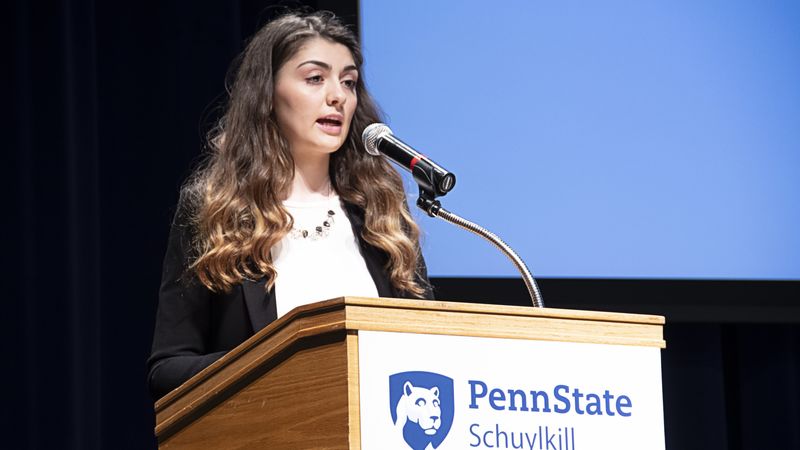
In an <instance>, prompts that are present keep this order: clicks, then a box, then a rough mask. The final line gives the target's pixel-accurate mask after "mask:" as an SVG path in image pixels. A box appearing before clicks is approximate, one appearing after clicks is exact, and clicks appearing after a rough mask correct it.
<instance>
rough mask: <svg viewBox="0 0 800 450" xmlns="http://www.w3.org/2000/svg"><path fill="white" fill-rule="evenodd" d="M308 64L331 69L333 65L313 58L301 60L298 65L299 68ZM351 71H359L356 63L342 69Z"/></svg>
mask: <svg viewBox="0 0 800 450" xmlns="http://www.w3.org/2000/svg"><path fill="white" fill-rule="evenodd" d="M306 64H313V65H315V66H319V67H321V68H323V69H325V70H331V65H330V64H328V63H325V62H322V61H317V60H313V59H312V60H309V61H304V62H301V63H300V64H298V65H297V68H298V69H299V68H301V67H303V66H305V65H306ZM350 71H356V72H358V67H356V66H355V65H352V64H351V65H349V66H345V68H344V69H342V72H350Z"/></svg>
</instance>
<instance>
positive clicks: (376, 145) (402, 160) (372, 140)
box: [361, 123, 456, 197]
mask: <svg viewBox="0 0 800 450" xmlns="http://www.w3.org/2000/svg"><path fill="white" fill-rule="evenodd" d="M361 139H362V140H363V141H364V146H365V147H366V148H367V153H369V154H370V155H372V156H379V155H380V154H381V153H383V154H384V155H386V156H387V157H388V158H390V159H391V160H393V161H394V162H396V163H397V164H398V165H400V166H402V167H403V168H404V169H406V170H408V171H409V172H411V175H413V176H414V180H415V181H416V182H417V184H419V186H420V189H422V190H423V191H427V192H428V193H430V194H433V196H434V197H438V196H442V195H445V194H447V193H448V192H450V190H451V189H453V187H455V185H456V176H455V175H454V174H452V173H450V172H448V171H447V170H445V169H444V168H442V166H440V165H438V164H436V163H435V162H433V161H431V160H430V159H429V158H428V157H427V156H425V155H423V154H422V153H419V152H418V151H416V150H414V149H413V148H411V147H410V146H409V145H407V144H406V143H405V142H403V141H401V140H400V139H398V138H397V137H395V135H394V134H392V130H391V129H390V128H389V127H388V126H386V124H383V123H373V124H371V125H369V126H368V127H367V128H365V129H364V132H363V133H362V134H361Z"/></svg>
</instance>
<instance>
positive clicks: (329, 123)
mask: <svg viewBox="0 0 800 450" xmlns="http://www.w3.org/2000/svg"><path fill="white" fill-rule="evenodd" d="M317 125H319V127H320V128H322V130H323V131H325V132H328V133H333V134H338V133H339V132H340V131H341V130H342V121H341V120H339V119H336V118H333V117H320V118H319V119H317Z"/></svg>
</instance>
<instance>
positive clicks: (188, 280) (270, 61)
mask: <svg viewBox="0 0 800 450" xmlns="http://www.w3.org/2000/svg"><path fill="white" fill-rule="evenodd" d="M361 66H362V56H361V52H360V50H359V47H358V43H357V42H356V39H355V37H354V36H353V34H352V33H351V32H350V31H349V30H348V29H347V28H345V27H344V26H343V25H342V24H341V23H340V22H339V21H338V19H336V18H335V17H334V16H333V15H331V14H329V13H314V14H310V15H300V14H289V15H286V16H283V17H280V18H278V19H276V20H274V21H273V22H271V23H269V24H268V25H267V26H265V27H264V28H263V29H261V30H260V31H259V32H258V33H257V34H256V35H255V36H254V37H253V39H252V41H251V42H250V44H249V45H248V46H247V48H246V49H245V51H244V53H243V54H242V55H241V59H240V62H239V66H238V69H237V71H236V76H235V80H234V82H233V85H232V87H231V89H230V98H229V101H228V105H227V109H226V112H225V114H224V116H223V117H222V119H221V120H220V123H219V125H218V127H216V129H215V131H214V132H213V133H212V134H211V136H210V139H209V147H210V149H211V153H210V155H209V158H208V160H207V162H206V164H205V165H204V166H203V167H202V168H201V169H200V170H198V171H197V172H196V173H195V175H194V176H193V177H192V178H191V179H190V180H189V181H188V182H187V184H186V186H185V187H184V189H182V191H181V198H180V200H179V204H178V210H177V213H176V215H175V220H174V222H173V225H172V230H171V232H170V237H169V243H168V247H167V252H166V256H165V259H164V269H163V274H162V282H161V289H160V296H159V305H158V313H157V317H156V327H155V333H154V338H153V350H152V354H151V356H150V359H149V360H148V368H149V384H150V390H151V392H152V394H153V396H154V397H155V398H160V397H161V396H163V395H164V394H166V393H167V392H169V391H170V390H172V389H174V388H175V387H177V386H178V385H180V384H181V383H183V382H184V381H186V380H187V379H188V378H190V377H191V376H192V375H194V374H196V373H197V372H199V371H200V370H202V369H203V368H205V367H206V366H208V365H209V364H211V363H212V362H214V361H215V360H217V359H218V358H220V357H221V356H222V355H224V354H225V353H226V352H227V351H229V350H230V349H232V348H233V347H235V346H236V345H238V344H240V343H241V342H243V341H244V340H245V339H247V338H248V337H250V336H252V335H253V334H254V333H255V332H256V331H258V330H260V329H261V328H263V327H264V326H265V325H267V324H268V323H270V322H272V321H274V320H276V319H277V318H278V317H280V316H281V315H283V314H285V313H286V312H287V311H289V310H291V309H292V308H294V307H296V306H298V305H301V304H305V303H309V302H313V301H317V300H324V299H329V298H334V297H339V296H344V295H358V296H370V297H377V296H380V297H414V298H431V291H430V287H429V284H428V280H427V274H426V270H425V265H424V262H423V260H422V257H421V254H420V249H419V230H418V228H417V225H416V224H415V223H414V221H413V219H412V217H411V215H410V214H409V211H408V209H407V204H406V198H405V194H404V190H403V185H402V181H401V178H400V176H399V175H398V173H397V172H396V171H395V170H394V169H393V168H392V167H391V166H390V165H389V164H388V163H387V162H386V161H385V160H384V159H383V158H377V157H374V156H371V155H369V154H367V153H366V150H365V149H364V147H363V144H362V142H361V137H360V136H361V133H362V131H363V130H364V128H365V127H366V126H367V125H369V124H370V123H373V122H377V121H379V114H378V111H377V108H376V106H375V104H374V103H373V101H372V99H371V98H370V97H369V94H368V93H367V91H366V89H365V85H364V82H363V78H362V77H361V74H360V68H361Z"/></svg>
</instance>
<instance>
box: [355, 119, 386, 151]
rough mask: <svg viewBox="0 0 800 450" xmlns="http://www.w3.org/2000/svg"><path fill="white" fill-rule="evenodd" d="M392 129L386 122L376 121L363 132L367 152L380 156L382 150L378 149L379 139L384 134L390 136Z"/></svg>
mask: <svg viewBox="0 0 800 450" xmlns="http://www.w3.org/2000/svg"><path fill="white" fill-rule="evenodd" d="M391 134H392V130H391V129H390V128H389V127H387V126H386V124H385V123H380V122H375V123H373V124H371V125H369V126H367V128H364V132H363V133H361V140H362V141H364V147H366V148H367V153H369V154H370V155H372V156H380V154H381V152H380V151H379V150H378V141H379V140H380V139H381V138H382V137H384V136H390V135H391Z"/></svg>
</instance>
